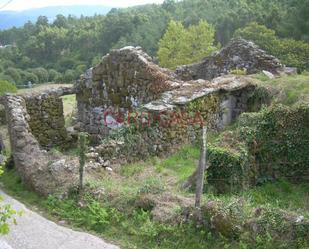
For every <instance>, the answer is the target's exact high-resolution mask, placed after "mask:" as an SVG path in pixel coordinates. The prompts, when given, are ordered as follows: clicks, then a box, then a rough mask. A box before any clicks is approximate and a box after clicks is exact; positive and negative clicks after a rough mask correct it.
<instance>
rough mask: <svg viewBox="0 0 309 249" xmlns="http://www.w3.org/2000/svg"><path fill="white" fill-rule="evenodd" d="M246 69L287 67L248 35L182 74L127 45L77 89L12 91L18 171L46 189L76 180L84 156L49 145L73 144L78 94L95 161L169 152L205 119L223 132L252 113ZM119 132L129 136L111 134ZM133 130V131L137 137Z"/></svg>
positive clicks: (9, 102) (80, 122)
mask: <svg viewBox="0 0 309 249" xmlns="http://www.w3.org/2000/svg"><path fill="white" fill-rule="evenodd" d="M244 68H245V69H246V70H247V72H248V73H255V72H258V71H262V70H267V71H270V72H272V73H274V74H276V73H279V71H280V70H283V66H282V65H281V64H280V62H279V61H278V60H277V59H276V58H274V57H272V56H269V55H267V54H266V53H265V52H264V51H262V50H260V49H258V48H257V47H256V46H255V45H254V44H252V43H251V42H247V41H245V40H241V39H240V40H234V41H232V42H231V43H230V44H229V45H228V46H227V47H225V48H223V49H222V50H221V51H220V52H219V53H217V54H215V55H213V56H211V57H209V58H206V59H205V60H204V61H203V62H201V63H198V64H193V65H187V66H181V67H179V68H178V69H177V70H176V72H172V71H170V70H168V69H163V68H160V67H159V66H158V65H156V64H155V63H154V62H153V61H152V59H151V58H150V57H149V56H148V55H147V54H146V53H144V52H143V51H142V49H141V48H139V47H125V48H123V49H119V50H112V51H111V52H110V53H109V54H107V55H106V56H104V57H103V58H102V61H101V63H100V64H99V65H97V66H96V67H94V68H92V69H89V70H88V71H87V72H86V73H85V74H84V75H82V76H81V79H80V80H79V81H78V82H77V83H76V84H75V86H74V87H73V88H60V89H58V90H51V91H47V92H44V93H41V94H35V95H28V96H13V95H8V96H5V97H4V98H3V99H2V102H3V103H4V105H5V107H6V114H7V120H8V128H9V133H10V137H11V147H12V154H13V157H14V161H15V165H16V168H17V170H18V172H19V173H20V175H21V176H22V178H23V180H24V181H25V182H26V183H27V184H28V185H29V186H31V187H32V188H33V189H34V190H36V191H37V192H39V193H42V194H47V193H50V192H52V191H54V189H55V188H58V187H60V186H61V187H63V186H64V185H67V184H72V183H73V182H74V179H75V178H76V175H77V172H78V170H77V167H78V163H77V160H76V159H74V158H73V159H72V158H68V157H65V156H59V155H54V154H53V153H52V151H50V150H49V149H50V148H52V147H54V146H62V145H64V144H66V143H70V141H72V140H71V136H70V134H69V133H68V132H67V130H66V128H65V126H64V118H63V106H62V100H61V98H60V97H61V96H63V95H66V94H73V93H74V94H76V97H77V109H78V110H77V123H76V124H75V126H74V128H75V130H76V131H85V132H88V133H89V134H90V135H91V139H92V141H93V142H94V144H95V145H96V146H95V147H94V148H93V149H92V153H91V156H92V157H93V158H91V160H92V163H93V164H97V165H101V166H102V167H106V166H110V167H112V165H113V164H124V163H126V162H127V161H134V160H140V159H145V158H147V157H148V156H151V155H161V154H166V153H169V152H171V151H173V150H174V149H176V148H177V147H179V146H180V145H181V144H183V143H187V142H190V141H192V140H194V139H195V138H196V135H197V134H198V132H199V129H200V126H201V125H202V123H203V124H205V123H207V125H208V126H209V127H210V128H213V129H220V128H223V127H224V126H226V125H228V124H230V123H231V122H232V121H233V120H235V118H237V117H238V116H239V115H240V114H241V113H242V112H245V111H248V110H249V108H250V103H251V99H252V98H253V96H254V91H255V85H254V83H253V80H252V78H250V77H246V76H235V75H228V73H229V71H230V70H233V69H244ZM132 120H133V124H135V126H134V127H133V128H132V127H131V124H132V123H131V122H132ZM117 130H120V131H122V132H123V133H121V134H122V135H120V136H112V138H110V139H107V138H108V137H109V135H114V134H115V133H117ZM128 130H129V132H127V131H128ZM127 133H130V135H132V134H133V137H132V139H131V140H130V141H129V140H128V139H126V134H127ZM128 141H129V142H128Z"/></svg>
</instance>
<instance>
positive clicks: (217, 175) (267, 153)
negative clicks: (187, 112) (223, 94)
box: [208, 104, 309, 193]
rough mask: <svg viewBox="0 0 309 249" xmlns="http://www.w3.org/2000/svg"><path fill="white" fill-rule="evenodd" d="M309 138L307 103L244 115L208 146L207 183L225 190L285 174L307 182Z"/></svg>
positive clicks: (278, 177) (282, 176)
mask: <svg viewBox="0 0 309 249" xmlns="http://www.w3.org/2000/svg"><path fill="white" fill-rule="evenodd" d="M251 119H252V120H251ZM308 141H309V105H308V104H307V105H300V106H294V107H287V106H283V105H278V106H273V107H271V108H270V109H264V110H262V111H261V112H260V113H258V114H254V115H248V114H245V116H241V118H240V123H238V126H237V128H236V129H235V130H233V131H226V132H225V133H223V134H222V135H221V137H220V139H219V140H218V141H216V142H215V144H214V145H210V146H208V162H209V163H210V165H211V167H210V168H209V170H208V178H209V179H208V182H209V183H210V184H211V185H213V186H214V187H215V188H216V189H217V190H218V191H219V192H221V193H222V192H230V190H232V191H234V190H240V189H242V188H244V187H246V186H255V185H259V184H262V183H265V182H268V181H273V180H276V179H280V178H285V177H286V178H287V179H288V180H291V181H294V182H295V181H296V182H300V181H306V177H307V176H308V173H309V168H308V162H309V154H308V151H309V144H308Z"/></svg>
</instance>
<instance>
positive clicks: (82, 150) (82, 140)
mask: <svg viewBox="0 0 309 249" xmlns="http://www.w3.org/2000/svg"><path fill="white" fill-rule="evenodd" d="M78 140H79V192H80V193H81V192H82V191H83V187H84V185H83V184H84V168H85V164H86V149H87V135H86V134H85V133H83V132H82V133H80V134H79V136H78Z"/></svg>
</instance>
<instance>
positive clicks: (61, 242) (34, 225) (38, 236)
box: [0, 190, 119, 249]
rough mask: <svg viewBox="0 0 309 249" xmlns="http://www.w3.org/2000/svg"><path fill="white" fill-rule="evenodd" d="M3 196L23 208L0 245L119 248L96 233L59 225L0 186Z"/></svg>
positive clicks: (5, 248) (9, 248)
mask: <svg viewBox="0 0 309 249" xmlns="http://www.w3.org/2000/svg"><path fill="white" fill-rule="evenodd" d="M0 196H2V197H3V198H4V202H5V203H9V204H11V205H12V206H13V208H14V209H15V210H23V212H24V213H23V215H22V216H21V217H18V218H17V223H18V225H17V226H11V231H10V233H9V234H8V235H5V236H2V237H0V249H119V247H118V246H115V245H111V244H108V243H106V242H104V241H103V240H102V239H100V238H98V237H95V236H93V235H90V234H87V233H81V232H75V231H73V230H71V229H68V228H65V227H62V226H59V225H57V224H56V223H54V222H51V221H49V220H47V219H45V218H43V217H42V216H40V215H38V214H37V213H34V212H33V211H31V210H29V209H27V208H26V207H25V206H24V205H23V204H22V203H20V202H19V201H17V200H15V199H13V198H11V197H10V196H8V195H7V194H5V193H4V192H2V191H1V190H0Z"/></svg>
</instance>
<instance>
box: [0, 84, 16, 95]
mask: <svg viewBox="0 0 309 249" xmlns="http://www.w3.org/2000/svg"><path fill="white" fill-rule="evenodd" d="M16 92H17V88H16V86H15V85H14V84H12V83H10V82H8V81H5V80H0V96H2V95H4V94H6V93H16Z"/></svg>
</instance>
